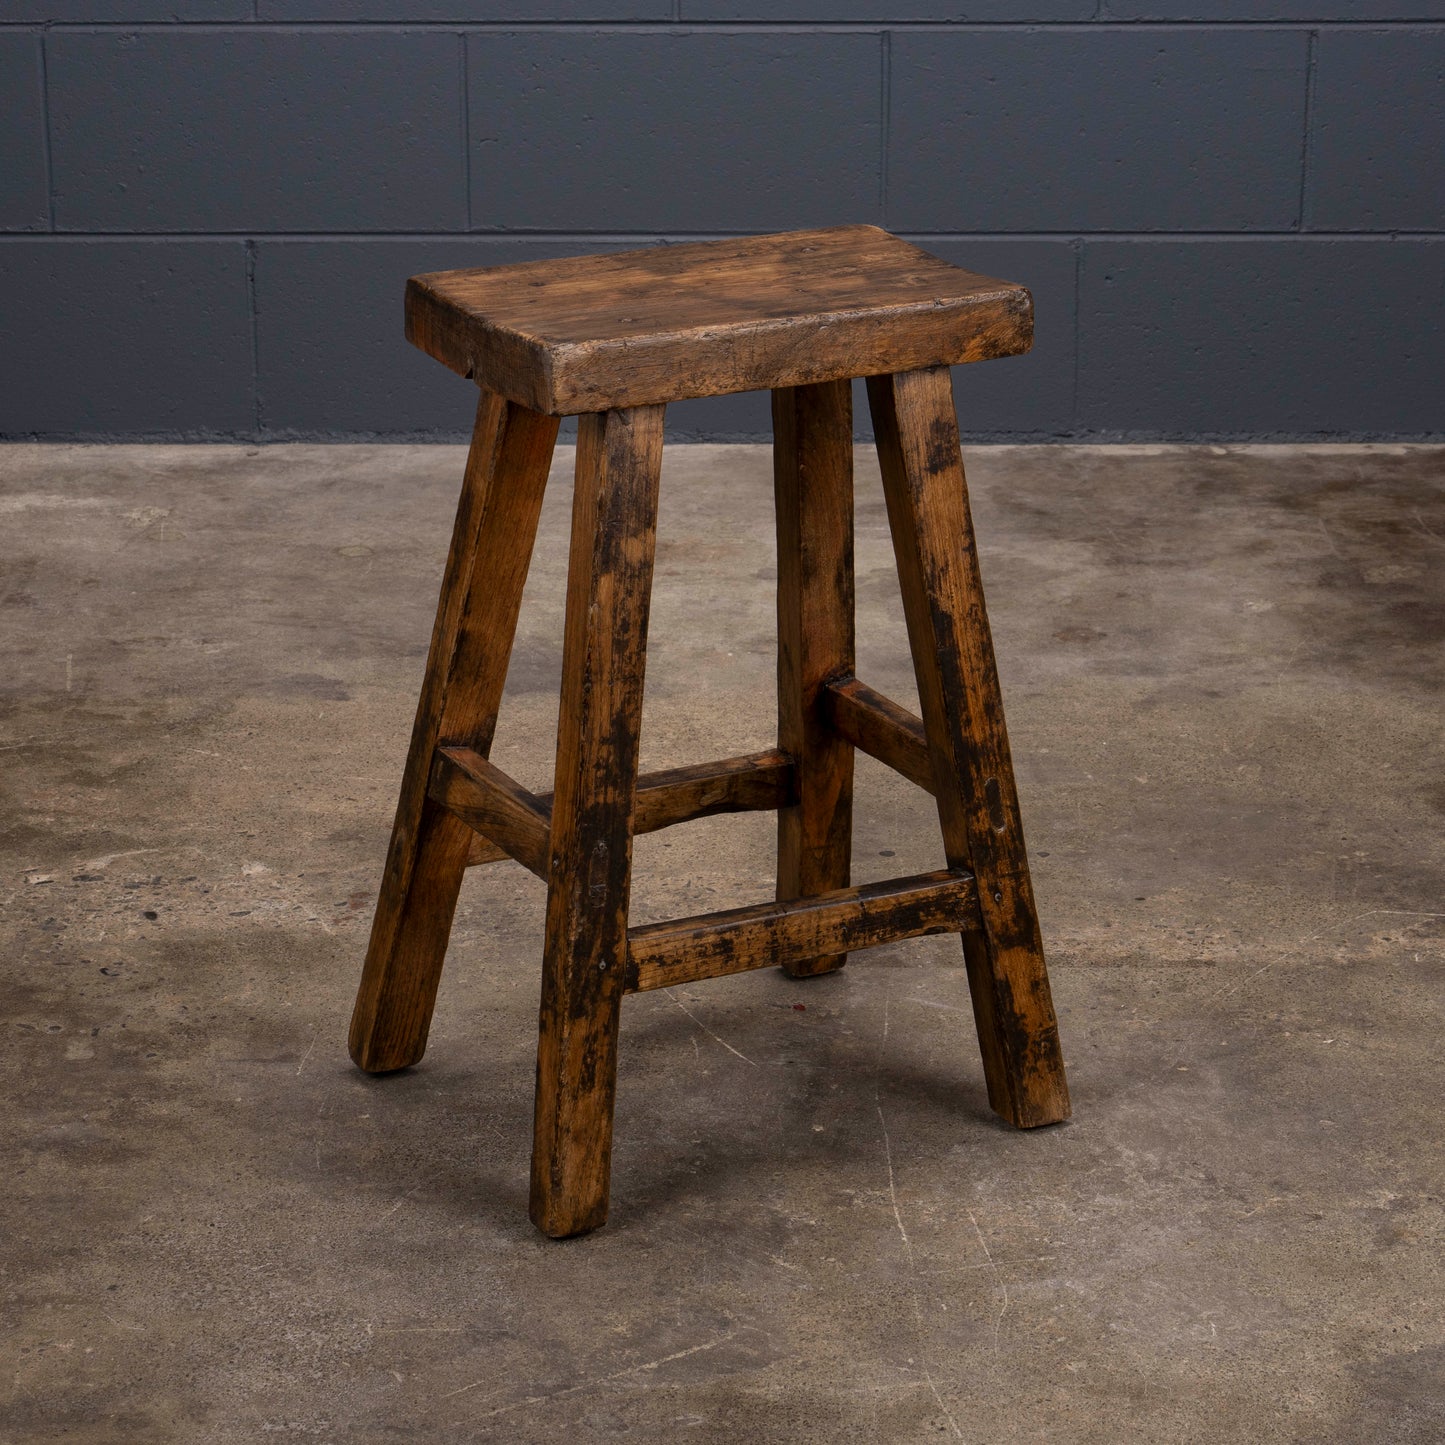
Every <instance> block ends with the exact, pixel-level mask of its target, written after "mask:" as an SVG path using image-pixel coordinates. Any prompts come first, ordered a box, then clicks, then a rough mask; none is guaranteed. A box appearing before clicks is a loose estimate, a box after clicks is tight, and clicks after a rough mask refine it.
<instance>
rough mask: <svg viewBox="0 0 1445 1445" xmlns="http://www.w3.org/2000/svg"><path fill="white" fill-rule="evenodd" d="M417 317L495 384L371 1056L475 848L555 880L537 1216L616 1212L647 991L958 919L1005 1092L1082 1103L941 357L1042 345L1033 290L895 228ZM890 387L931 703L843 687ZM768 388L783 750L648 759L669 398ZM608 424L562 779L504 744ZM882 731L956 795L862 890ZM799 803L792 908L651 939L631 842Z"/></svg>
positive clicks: (900, 509)
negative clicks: (547, 593) (531, 785)
mask: <svg viewBox="0 0 1445 1445" xmlns="http://www.w3.org/2000/svg"><path fill="white" fill-rule="evenodd" d="M407 334H408V336H409V337H410V338H411V340H413V341H414V342H415V343H416V344H417V345H418V346H420V347H422V348H423V349H424V350H426V351H428V352H429V353H430V354H431V355H433V356H435V357H437V358H438V359H439V360H441V361H443V362H445V363H446V365H448V366H450V367H451V368H452V369H453V370H456V371H459V372H461V373H462V374H464V375H467V376H471V377H473V378H475V379H476V380H477V381H478V382H479V383H480V384H481V385H482V388H483V394H482V398H481V402H480V405H479V408H478V412H477V423H476V428H475V431H474V434H473V438H472V447H471V451H470V453H469V456H468V461H467V470H466V476H465V479H464V482H463V487H462V497H461V502H460V504H459V507H458V511H457V520H456V527H455V530H454V533H453V537H452V546H451V554H450V557H449V559H448V563H447V574H446V579H445V581H444V583H443V586H442V594H441V600H440V603H439V605H438V610H437V621H436V626H435V629H434V631H433V635H432V644H431V653H430V656H429V658H428V662H427V672H426V680H425V683H424V685H423V688H422V695H421V700H420V703H419V705H418V709H417V717H416V723H415V726H414V728H413V733H412V742H411V752H410V754H409V756H408V760H407V765H406V772H405V775H404V778H403V782H402V789H401V798H400V801H399V803H398V807H397V817H396V824H395V828H394V829H393V834H392V841H391V848H390V851H389V853H388V856H387V863H386V873H385V877H384V880H383V884H382V890H381V896H380V898H379V900H378V904H377V911H376V918H375V921H374V924H373V928H372V935H371V943H370V947H369V949H368V952H367V959H366V966H365V970H364V972H363V976H362V982H361V988H360V991H359V993H358V996H357V1001H356V1009H355V1013H354V1015H353V1020H352V1031H351V1049H352V1056H353V1057H354V1058H355V1059H356V1061H357V1063H358V1064H360V1065H361V1066H362V1067H363V1068H365V1069H369V1070H372V1071H384V1070H388V1069H398V1068H403V1067H405V1066H406V1065H408V1064H412V1063H415V1062H416V1061H417V1060H418V1059H419V1058H420V1057H421V1056H422V1051H423V1049H424V1048H425V1046H426V1037H427V1030H428V1026H429V1023H430V1019H431V1012H432V1007H433V1004H434V1002H435V998H436V991H437V983H438V979H439V977H440V973H441V968H442V960H443V958H444V956H445V953H446V947H447V936H448V933H449V931H450V928H451V921H452V916H453V913H454V910H455V907H456V900H457V891H458V887H459V884H460V881H461V878H462V875H463V871H464V869H465V868H466V867H467V866H468V864H470V863H484V862H490V861H493V860H495V859H499V858H502V857H514V858H516V859H517V860H519V861H520V862H521V863H523V864H524V865H525V866H526V867H528V868H530V869H531V870H532V872H533V873H535V874H537V875H538V876H539V877H541V878H543V879H544V880H545V881H546V883H547V921H546V940H545V947H544V954H543V967H542V992H541V1007H540V1012H539V1018H538V1044H537V1082H536V1099H535V1114H534V1130H533V1149H532V1173H531V1199H530V1211H531V1217H532V1219H533V1221H534V1222H535V1223H536V1225H537V1226H538V1228H539V1229H541V1230H542V1231H543V1232H545V1233H546V1234H549V1235H553V1236H559V1237H560V1236H566V1235H573V1234H580V1233H584V1232H586V1231H588V1230H591V1229H595V1228H597V1227H598V1226H599V1225H600V1224H602V1223H603V1222H604V1220H605V1219H606V1217H607V1208H608V1195H609V1175H610V1172H611V1155H612V1117H613V1107H614V1100H615V1094H616V1085H617V1034H618V1024H619V1015H620V1006H621V1001H622V998H623V996H624V994H626V993H628V992H637V991H644V990H648V989H655V988H666V987H669V986H671V985H674V984H678V983H688V982H695V981H697V980H701V979H706V978H715V977H719V976H721V975H725V974H733V973H739V972H743V971H745V970H748V969H754V968H761V967H765V966H770V965H779V966H781V967H782V968H783V969H785V970H786V971H787V972H788V973H790V974H791V975H793V976H795V977H805V976H810V975H813V974H819V973H825V972H830V971H832V970H834V969H836V968H838V967H840V966H841V965H842V964H843V963H844V961H845V960H846V958H847V956H848V954H849V952H850V950H856V949H866V948H870V947H873V946H874V945H877V944H883V943H890V942H893V941H896V940H899V939H904V938H911V937H915V936H917V935H920V934H926V933H940V932H956V933H960V934H961V935H962V937H963V950H964V957H965V960H966V962H967V966H968V978H969V987H970V991H971V993H972V996H973V1006H974V1015H975V1021H976V1023H977V1027H978V1034H979V1039H980V1043H981V1046H982V1050H983V1061H984V1071H985V1074H986V1077H987V1080H988V1090H989V1099H990V1101H991V1103H992V1104H993V1107H994V1108H995V1109H996V1110H997V1111H998V1112H999V1113H1000V1114H1002V1115H1003V1116H1004V1117H1005V1118H1006V1119H1008V1120H1010V1121H1011V1122H1012V1123H1014V1124H1017V1125H1020V1126H1023V1127H1032V1126H1034V1125H1038V1124H1047V1123H1052V1122H1054V1121H1056V1120H1059V1119H1063V1118H1065V1117H1067V1115H1068V1112H1069V1100H1068V1090H1067V1087H1066V1085H1065V1082H1064V1072H1063V1063H1062V1058H1061V1055H1060V1051H1059V1040H1058V1031H1057V1027H1056V1024H1055V1019H1054V1011H1053V1004H1052V1002H1051V1000H1050V996H1049V985H1048V976H1047V973H1046V972H1045V968H1044V959H1043V952H1042V948H1041V945H1040V940H1039V931H1038V923H1037V920H1036V917H1035V914H1034V903H1033V895H1032V891H1031V887H1030V882H1029V873H1028V863H1027V858H1026V856H1025V852H1024V842H1023V834H1022V831H1021V828H1020V824H1019V810H1018V798H1017V795H1016V791H1015V787H1014V779H1013V771H1012V765H1011V762H1010V759H1009V748H1008V738H1007V734H1006V732H1005V729H1004V720H1003V704H1002V700H1001V698H1000V694H999V687H998V678H997V674H996V671H995V667H994V657H993V646H992V642H991V641H990V637H989V629H988V619H987V616H986V614H985V611H984V604H983V593H982V589H981V585H980V581H979V571H978V561H977V557H976V555H975V552H974V539H973V530H972V522H971V519H970V517H969V511H968V497H967V492H966V489H965V485H964V476H963V467H962V462H961V460H960V457H959V447H958V429H957V422H956V419H955V417H954V414H953V399H952V392H951V388H950V378H949V372H948V366H949V364H951V363H956V362H960V361H974V360H980V359H983V358H986V357H991V356H1005V355H1011V354H1014V353H1016V352H1020V351H1024V350H1027V349H1028V346H1029V342H1030V339H1031V334H1032V310H1031V302H1030V299H1029V295H1028V292H1027V291H1026V290H1025V289H1024V288H1023V287H1021V286H1014V285H1010V284H1009V283H1007V282H1002V281H992V280H989V279H988V278H986V277H979V276H974V275H972V274H971V273H969V272H965V271H960V270H959V269H958V268H957V267H954V266H950V265H948V264H946V263H945V262H942V261H940V260H938V259H937V258H935V257H931V256H928V255H927V254H926V253H924V252H922V251H920V250H918V249H917V248H916V247H914V246H911V245H909V244H908V243H906V242H904V241H901V240H899V239H898V238H896V237H893V236H889V235H888V234H887V233H885V232H883V231H880V230H878V229H877V228H875V227H872V226H842V227H836V228H834V229H831V230H822V231H806V232H795V233H793V234H790V235H783V236H759V237H753V238H751V239H743V240H734V241H720V242H707V243H702V244H698V245H688V246H672V247H658V248H655V249H652V250H645V251H634V252H628V253H624V254H621V255H613V256H592V257H583V258H580V259H577V260H570V261H545V262H538V263H535V264H529V265H523V266H508V267H501V268H494V269H489V270H479V271H452V272H445V273H438V274H436V275H430V276H420V277H416V278H414V279H413V280H412V281H411V283H410V284H409V287H408V292H407ZM860 375H864V376H867V377H868V378H869V381H868V392H869V400H870V405H871V407H872V411H873V418H874V424H875V429H876V432H877V437H878V451H879V461H880V465H881V468H882V472H883V482H884V491H885V495H886V498H887V503H888V518H889V524H890V527H891V529H892V533H893V541H894V549H895V551H896V553H897V557H898V567H899V574H900V579H901V582H902V591H903V600H904V610H905V613H906V616H907V622H908V636H909V645H910V648H911V651H912V655H913V662H914V667H915V670H916V672H917V675H918V687H919V694H920V697H921V699H922V711H923V718H922V720H920V719H919V718H916V717H914V716H913V715H912V714H911V713H909V712H908V711H906V710H905V709H904V708H902V707H899V706H898V705H897V704H896V703H894V702H891V701H890V700H889V699H888V698H886V697H883V696H882V695H881V694H880V693H878V692H876V691H874V690H873V689H872V688H870V687H868V686H867V685H866V684H864V683H862V682H860V681H859V680H858V679H857V677H856V676H855V675H854V635H853V633H854V622H853V610H854V608H853V604H854V581H853V495H852V408H851V390H850V378H853V377H856V376H860ZM752 388H768V389H770V390H772V392H773V424H774V433H775V442H776V447H775V460H774V482H775V488H774V490H775V501H776V512H777V528H778V598H777V601H778V679H777V680H778V746H777V747H776V748H770V749H768V750H767V751H765V752H758V753H750V754H747V755H746V756H743V757H736V758H728V759H726V760H724V761H722V762H716V763H703V764H699V765H696V766H693V767H685V768H669V769H666V770H664V771H661V772H654V773H650V774H648V775H646V776H644V777H642V778H639V777H638V772H637V759H638V732H639V726H640V719H641V713H642V688H643V675H644V670H645V661H646V647H647V619H648V609H649V598H650V590H651V583H652V571H653V556H654V549H655V528H656V519H657V501H658V481H659V473H660V464H661V450H662V424H663V407H664V404H665V403H666V402H668V401H670V400H673V399H680V398H683V397H693V396H706V395H713V394H718V393H723V392H729V391H741V390H748V389H752ZM569 412H580V413H585V415H583V417H582V420H581V422H580V425H579V429H578V447H577V474H576V490H575V495H574V498H573V507H572V535H571V556H570V561H569V566H568V580H567V616H566V626H565V635H564V643H563V676H562V696H561V712H560V719H559V725H558V733H557V758H556V773H555V786H554V790H553V792H551V793H548V794H545V795H542V796H538V795H535V794H533V793H531V792H529V791H528V790H527V789H525V788H523V787H521V786H520V785H519V784H517V783H516V782H515V781H514V780H513V779H511V778H509V777H508V776H507V775H506V774H505V773H503V772H502V771H501V770H500V769H498V768H496V767H494V766H493V765H492V764H491V762H490V761H489V760H488V752H489V749H490V746H491V741H492V734H493V731H494V728H495V724H496V717H497V709H498V705H499V703H500V700H501V694H502V684H503V681H504V679H505V676H506V671H507V662H508V657H509V654H510V651H511V646H512V637H513V633H514V631H515V628H516V622H517V613H518V609H519V606H520V601H521V594H522V586H523V582H524V581H525V578H526V573H527V567H528V562H529V560H530V556H531V551H532V545H533V541H534V538H535V535H536V528H537V520H538V513H539V511H540V508H541V503H542V494H543V488H544V486H545V482H546V476H547V470H548V464H549V461H550V458H551V455H552V449H553V444H554V442H555V440H556V435H557V418H558V415H560V414H565V413H569ZM860 748H861V749H862V750H863V751H864V752H866V753H869V754H871V755H872V756H873V757H875V758H878V759H880V760H881V761H882V762H884V763H886V764H887V765H889V766H890V767H892V768H894V769H896V770H897V771H898V772H900V773H901V774H902V775H903V776H904V777H907V778H909V779H911V780H912V781H913V782H915V783H917V784H919V785H920V786H922V787H924V788H926V789H927V790H928V791H930V792H931V793H933V795H934V796H935V798H936V800H937V804H938V815H939V821H940V825H941V829H942V832H943V838H944V848H945V853H946V855H947V861H948V867H947V869H946V870H944V871H940V872H936V873H926V874H920V875H918V876H916V877H911V878H895V879H890V880H886V881H883V882H878V883H869V884H866V885H863V886H860V887H850V886H848V885H849V853H850V843H851V837H850V834H851V828H852V789H853V764H854V755H855V750H856V749H860ZM768 808H771V809H775V810H777V812H778V876H777V890H776V891H777V897H776V899H775V900H774V901H772V902H767V903H759V904H756V905H753V906H750V907H744V908H734V909H729V910H726V911H724V912H721V913H713V914H707V915H703V916H700V917H696V918H682V919H673V920H671V921H669V922H664V923H653V924H648V925H645V926H643V927H638V928H633V929H630V930H629V928H628V921H627V919H628V905H629V895H630V889H631V869H632V840H633V838H634V837H635V836H636V835H637V834H639V833H648V832H652V831H655V830H656V829H659V828H666V827H670V826H672V825H673V824H675V823H682V822H686V821H688V820H689V819H693V818H701V817H706V816H709V815H711V814H715V813H726V812H740V811H749V810H758V809H768Z"/></svg>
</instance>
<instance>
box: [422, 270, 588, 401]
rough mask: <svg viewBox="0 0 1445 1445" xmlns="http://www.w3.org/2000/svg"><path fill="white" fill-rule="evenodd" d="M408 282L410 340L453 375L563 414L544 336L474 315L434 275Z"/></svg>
mask: <svg viewBox="0 0 1445 1445" xmlns="http://www.w3.org/2000/svg"><path fill="white" fill-rule="evenodd" d="M446 274H447V273H446V272H445V271H437V272H433V273H430V275H424V276H413V277H411V278H410V280H408V281H407V283H406V321H405V333H406V339H407V340H408V341H409V342H411V344H412V345H413V346H415V347H417V348H418V349H420V350H421V351H424V352H426V354H427V355H428V356H430V357H431V358H432V359H433V360H434V361H439V362H441V364H442V365H443V366H445V367H446V368H447V370H448V371H454V372H456V374H457V375H458V376H463V377H466V378H467V380H469V381H475V382H476V383H477V384H478V385H479V386H483V387H485V388H486V389H487V390H488V391H493V392H496V393H497V394H498V395H499V396H503V397H505V398H506V399H507V400H508V401H514V402H518V403H519V404H520V405H522V406H525V407H528V408H530V409H531V410H532V411H537V412H541V413H542V414H543V415H544V416H558V415H561V413H559V412H558V411H557V410H556V408H555V407H554V406H553V405H552V404H551V398H552V392H553V386H552V351H551V348H549V347H548V346H547V344H546V343H545V342H544V341H542V340H541V339H540V338H539V337H535V336H528V335H526V334H525V333H521V332H518V331H517V330H515V329H514V328H512V327H499V326H496V325H494V324H492V323H490V322H488V321H485V320H483V319H481V318H479V317H476V316H470V315H468V314H467V313H466V312H465V311H463V310H462V309H461V308H460V307H458V306H455V305H454V304H453V303H452V302H451V301H449V300H448V299H447V298H446V297H445V296H442V295H439V294H438V293H437V291H436V290H435V289H433V288H432V287H431V286H430V285H429V284H428V282H429V280H430V279H431V276H432V275H435V276H445V275H446Z"/></svg>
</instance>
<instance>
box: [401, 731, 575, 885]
mask: <svg viewBox="0 0 1445 1445" xmlns="http://www.w3.org/2000/svg"><path fill="white" fill-rule="evenodd" d="M428 796H429V797H430V798H431V799H432V801H433V802H437V803H440V804H441V805H442V807H444V808H446V809H447V810H448V811H449V812H451V813H454V814H456V816H457V817H458V818H460V819H461V820H462V822H463V823H465V824H466V825H467V827H468V828H471V829H472V830H473V831H474V832H476V833H481V834H483V835H485V836H486V837H488V838H490V839H491V840H492V842H493V843H495V844H496V845H497V846H499V847H500V848H501V849H502V850H503V851H504V852H505V853H506V855H507V856H508V857H509V858H515V859H516V860H517V862H519V863H521V864H522V865H523V866H524V867H527V868H530V869H531V870H532V872H533V873H535V874H536V875H537V877H539V878H546V877H547V873H548V866H547V858H548V843H549V835H550V834H551V831H552V810H551V808H549V807H548V806H547V805H546V804H544V803H543V802H542V800H541V799H540V798H538V797H536V796H535V795H534V794H532V793H529V792H528V791H527V790H526V789H525V788H524V787H522V785H521V784H520V783H517V782H514V781H513V780H512V779H511V778H509V777H508V776H507V775H506V773H504V772H503V771H502V770H501V769H500V768H497V767H493V766H492V764H491V763H489V762H488V761H487V759H486V758H484V757H482V756H480V755H479V754H477V753H474V752H472V751H471V749H470V748H438V749H437V754H436V761H435V762H434V763H433V764H432V775H431V787H430V788H429V789H428Z"/></svg>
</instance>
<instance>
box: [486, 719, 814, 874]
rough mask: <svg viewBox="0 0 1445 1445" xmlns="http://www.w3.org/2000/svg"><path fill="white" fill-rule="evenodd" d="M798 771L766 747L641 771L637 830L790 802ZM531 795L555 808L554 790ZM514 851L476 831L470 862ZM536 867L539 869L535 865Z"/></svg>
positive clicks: (548, 809)
mask: <svg viewBox="0 0 1445 1445" xmlns="http://www.w3.org/2000/svg"><path fill="white" fill-rule="evenodd" d="M796 772H797V767H796V765H795V763H794V762H793V759H792V758H790V757H789V756H788V755H787V754H786V753H782V752H779V751H778V750H777V749H776V748H770V749H769V750H768V751H767V752H762V753H744V754H743V755H742V756H741V757H737V758H724V759H723V760H722V761H721V762H718V763H692V764H689V765H688V766H687V767H683V768H664V769H662V770H661V771H660V772H656V773H643V774H642V775H641V776H640V777H639V778H638V779H637V793H636V799H635V803H634V811H633V814H632V833H633V836H634V837H635V836H636V835H637V834H639V833H656V832H658V831H659V830H661V829H663V828H671V827H672V826H674V824H677V823H690V822H692V820H693V819H694V818H710V817H712V816H713V815H714V814H715V813H754V812H766V811H768V810H769V809H771V808H782V807H786V806H787V805H788V804H789V803H791V802H792V801H793V799H794V798H795V797H796V796H797V784H796V781H795V775H796ZM513 786H515V784H514V785H513ZM527 796H528V797H532V798H534V799H535V802H536V804H537V806H538V807H539V808H541V809H542V810H543V811H544V812H545V813H547V814H548V815H550V814H551V811H552V795H551V793H541V794H530V793H529V794H528V795H527ZM512 856H513V855H512V854H511V853H508V852H507V850H506V849H504V848H499V847H497V845H496V844H495V843H493V842H491V841H490V840H489V839H487V838H485V837H483V836H481V835H480V834H478V835H477V837H476V838H474V839H473V840H472V851H471V854H470V855H469V856H468V858H467V864H468V866H469V867H470V866H472V865H475V864H479V863H499V862H501V860H502V859H503V858H510V857H512ZM529 866H530V865H529ZM532 871H533V872H534V873H535V872H537V870H536V869H535V868H534V869H533V870H532ZM541 876H543V877H545V876H546V874H545V873H543V874H542V875H541Z"/></svg>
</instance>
